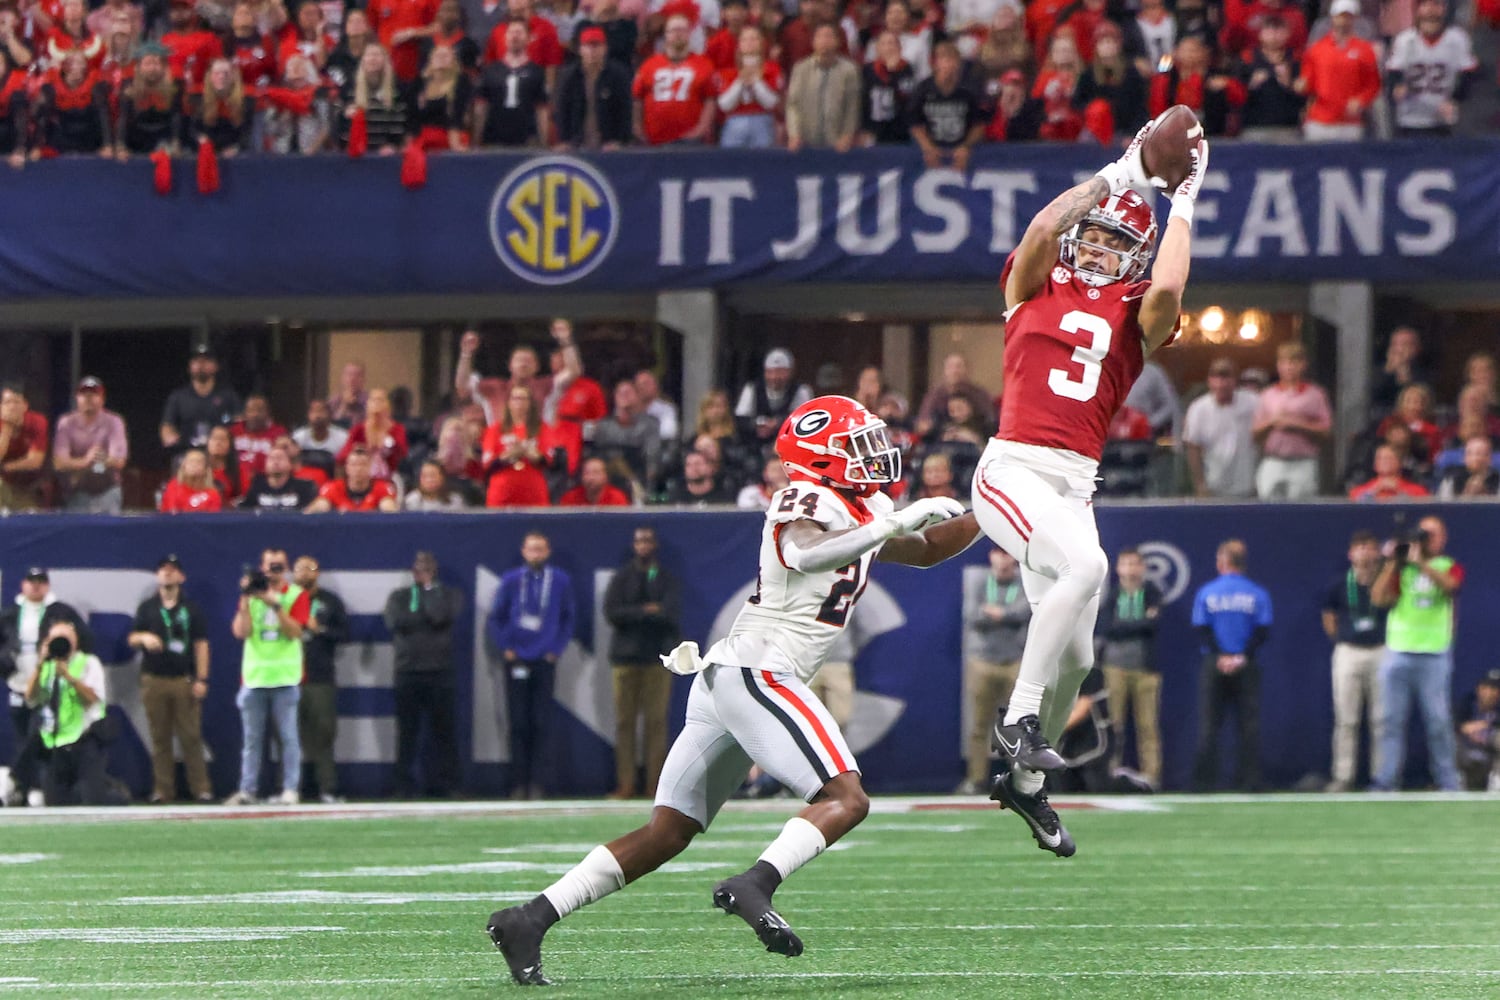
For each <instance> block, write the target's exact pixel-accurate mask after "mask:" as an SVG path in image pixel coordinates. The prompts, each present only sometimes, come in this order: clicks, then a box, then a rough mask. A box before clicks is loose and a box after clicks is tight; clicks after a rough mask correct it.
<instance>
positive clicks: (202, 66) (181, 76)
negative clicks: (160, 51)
mask: <svg viewBox="0 0 1500 1000" xmlns="http://www.w3.org/2000/svg"><path fill="white" fill-rule="evenodd" d="M167 20H168V23H169V24H170V25H171V30H170V31H168V32H167V33H166V34H164V35H162V36H161V43H162V44H163V45H165V46H166V47H167V51H168V52H169V53H170V55H169V56H168V57H167V66H168V68H169V69H171V71H172V79H174V80H179V81H182V82H183V83H185V84H187V89H188V90H189V91H192V90H196V89H197V88H198V87H199V86H200V85H201V84H202V83H203V78H204V77H205V76H207V75H208V67H209V66H210V65H211V64H212V63H213V61H214V60H215V59H218V58H220V57H222V56H223V55H224V45H223V43H222V42H220V41H219V36H218V35H216V34H214V33H213V32H211V31H204V30H203V29H202V28H201V27H199V25H198V15H197V14H196V13H194V11H193V0H172V6H171V9H170V10H169V11H168V13H167Z"/></svg>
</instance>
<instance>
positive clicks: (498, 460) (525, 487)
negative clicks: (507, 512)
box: [483, 385, 553, 507]
mask: <svg viewBox="0 0 1500 1000" xmlns="http://www.w3.org/2000/svg"><path fill="white" fill-rule="evenodd" d="M552 447H553V444H552V434H551V432H550V429H549V428H548V427H547V426H546V425H544V424H543V423H542V417H541V410H540V408H539V407H538V406H537V404H536V398H535V397H534V396H532V394H531V390H530V389H528V388H526V387H525V386H520V385H515V386H511V389H510V395H509V397H508V400H507V402H506V407H505V414H504V415H503V416H502V417H501V418H500V419H499V420H498V421H496V422H495V423H493V424H491V425H490V426H489V427H488V428H487V429H486V430H485V432H484V459H483V461H484V469H485V473H486V474H487V475H488V476H489V488H488V490H487V491H486V495H485V506H486V507H546V506H548V505H549V504H551V503H552V498H551V496H550V495H549V494H548V492H547V478H546V476H545V475H544V470H545V469H547V468H548V467H550V465H551V451H552Z"/></svg>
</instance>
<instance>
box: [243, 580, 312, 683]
mask: <svg viewBox="0 0 1500 1000" xmlns="http://www.w3.org/2000/svg"><path fill="white" fill-rule="evenodd" d="M301 596H302V588H301V587H299V586H297V585H296V584H295V583H293V584H289V585H288V586H287V588H286V590H285V591H284V592H283V593H282V595H281V597H280V598H279V601H278V602H279V603H280V604H281V607H282V608H283V610H285V611H286V612H287V613H288V614H290V613H291V610H292V605H293V604H295V603H297V598H299V597H301ZM241 679H242V682H243V683H244V685H245V687H247V688H272V687H293V686H295V685H298V684H301V683H302V642H301V641H300V640H298V639H289V638H287V637H286V636H284V635H282V634H281V619H280V618H279V617H277V614H276V608H275V606H273V605H271V604H267V603H266V602H265V601H262V600H261V599H260V598H258V597H252V598H250V635H249V636H248V637H246V639H245V659H244V662H243V665H242V667H241Z"/></svg>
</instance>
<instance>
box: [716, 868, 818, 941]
mask: <svg viewBox="0 0 1500 1000" xmlns="http://www.w3.org/2000/svg"><path fill="white" fill-rule="evenodd" d="M714 906H717V907H718V908H719V909H721V910H723V911H724V912H725V913H732V914H734V915H735V916H737V917H739V918H740V919H741V920H743V921H744V922H745V923H747V924H749V925H750V929H751V930H753V931H754V932H755V936H756V937H758V938H760V943H761V944H763V945H765V946H766V951H769V952H772V953H774V954H777V955H785V956H787V957H788V958H796V957H797V956H798V955H800V954H802V939H801V938H799V937H798V936H797V935H796V932H794V931H793V930H792V928H791V925H790V924H788V923H787V922H786V921H785V920H784V919H782V916H781V914H779V913H777V912H776V910H775V909H774V908H772V906H771V898H770V897H769V896H767V895H766V894H765V893H764V892H762V891H761V890H760V888H759V887H757V886H756V885H755V883H754V882H753V881H752V880H751V879H750V878H748V877H746V876H744V875H736V876H735V877H734V878H731V879H725V880H724V881H723V882H720V883H719V884H718V885H716V886H714Z"/></svg>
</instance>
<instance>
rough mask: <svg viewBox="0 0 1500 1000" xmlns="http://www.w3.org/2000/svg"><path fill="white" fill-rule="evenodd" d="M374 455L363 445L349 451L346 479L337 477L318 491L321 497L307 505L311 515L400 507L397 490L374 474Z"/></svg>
mask: <svg viewBox="0 0 1500 1000" xmlns="http://www.w3.org/2000/svg"><path fill="white" fill-rule="evenodd" d="M371 466H372V456H371V455H370V453H369V452H368V451H366V450H365V449H363V448H356V449H354V450H353V451H351V452H349V455H348V457H347V458H346V459H345V461H344V478H343V479H335V480H334V481H333V482H331V483H329V484H328V485H326V486H324V487H323V488H322V489H320V490H319V491H318V499H316V500H314V501H313V502H312V503H310V504H308V505H307V512H308V513H309V514H326V513H328V512H329V511H338V512H339V513H340V514H346V513H350V512H354V513H362V514H363V513H369V512H371V511H382V512H387V513H389V512H391V511H396V510H400V509H401V507H400V504H398V503H397V502H396V490H395V488H394V487H392V486H391V484H390V481H389V480H386V479H376V478H375V477H374V476H373V475H372V474H371Z"/></svg>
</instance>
